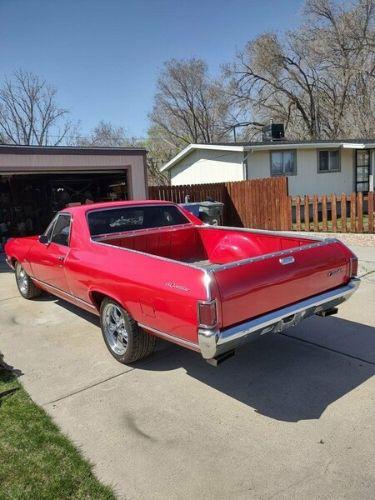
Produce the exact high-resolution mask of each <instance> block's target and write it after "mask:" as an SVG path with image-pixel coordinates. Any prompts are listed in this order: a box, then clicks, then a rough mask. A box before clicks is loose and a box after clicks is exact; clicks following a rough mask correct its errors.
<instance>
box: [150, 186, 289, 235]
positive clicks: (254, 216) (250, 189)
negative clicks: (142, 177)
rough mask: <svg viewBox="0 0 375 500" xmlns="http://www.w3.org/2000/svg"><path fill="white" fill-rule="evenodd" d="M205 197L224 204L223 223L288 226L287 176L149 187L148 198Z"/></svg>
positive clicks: (203, 199)
mask: <svg viewBox="0 0 375 500" xmlns="http://www.w3.org/2000/svg"><path fill="white" fill-rule="evenodd" d="M187 195H189V197H190V199H189V201H191V202H198V201H205V200H207V198H208V197H210V198H212V199H214V200H216V201H221V202H222V203H224V223H225V224H227V225H233V226H244V227H254V228H259V229H277V230H288V229H291V215H289V214H290V210H291V207H290V203H289V198H288V180H287V178H286V177H275V178H267V179H254V180H247V181H238V182H226V183H224V182H222V183H216V184H196V185H186V186H150V187H149V198H150V199H160V200H169V201H174V202H176V203H184V201H185V196H187Z"/></svg>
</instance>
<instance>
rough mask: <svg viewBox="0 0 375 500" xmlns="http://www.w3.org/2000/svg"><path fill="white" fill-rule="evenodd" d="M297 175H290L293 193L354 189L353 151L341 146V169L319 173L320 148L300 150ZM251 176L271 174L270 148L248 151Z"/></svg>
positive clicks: (345, 191)
mask: <svg viewBox="0 0 375 500" xmlns="http://www.w3.org/2000/svg"><path fill="white" fill-rule="evenodd" d="M296 152H297V175H291V176H289V177H288V179H289V181H288V184H289V194H291V195H292V196H296V195H300V194H318V195H321V194H324V193H336V194H341V193H347V194H350V193H351V192H352V191H353V190H354V167H353V161H354V160H353V155H354V153H353V150H352V149H341V171H340V172H332V173H331V172H327V173H318V150H317V149H298V150H296ZM247 172H248V178H249V179H256V178H261V177H269V176H270V175H271V172H270V151H269V150H266V151H254V152H253V153H251V152H249V153H248V168H247Z"/></svg>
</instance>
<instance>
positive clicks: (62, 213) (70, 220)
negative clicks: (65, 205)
mask: <svg viewBox="0 0 375 500" xmlns="http://www.w3.org/2000/svg"><path fill="white" fill-rule="evenodd" d="M62 215H65V216H66V215H67V216H68V217H69V235H68V244H67V245H63V244H62V243H56V241H52V237H53V232H54V230H55V226H56V224H57V221H58V220H59V217H60V216H62ZM72 222H73V217H72V214H70V213H69V212H59V213H58V214H56V217H55V222H54V224H53V229H52V233H51V238H50V240H49V243H53V244H54V245H59V246H61V247H64V248H70V237H71V235H72Z"/></svg>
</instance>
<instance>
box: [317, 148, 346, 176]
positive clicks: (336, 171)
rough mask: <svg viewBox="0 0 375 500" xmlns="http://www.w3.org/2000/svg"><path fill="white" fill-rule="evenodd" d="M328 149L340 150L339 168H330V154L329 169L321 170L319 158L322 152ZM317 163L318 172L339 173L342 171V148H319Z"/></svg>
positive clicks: (329, 150)
mask: <svg viewBox="0 0 375 500" xmlns="http://www.w3.org/2000/svg"><path fill="white" fill-rule="evenodd" d="M326 151H328V153H329V152H331V151H338V152H339V168H337V169H335V170H330V169H329V166H330V159H329V158H330V156H329V155H328V170H320V162H319V158H320V153H321V152H326ZM316 163H317V173H318V174H337V173H338V172H341V148H326V149H317V150H316Z"/></svg>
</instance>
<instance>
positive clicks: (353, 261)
mask: <svg viewBox="0 0 375 500" xmlns="http://www.w3.org/2000/svg"><path fill="white" fill-rule="evenodd" d="M357 274H358V259H357V257H350V260H349V276H350V277H351V278H354V276H357Z"/></svg>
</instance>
